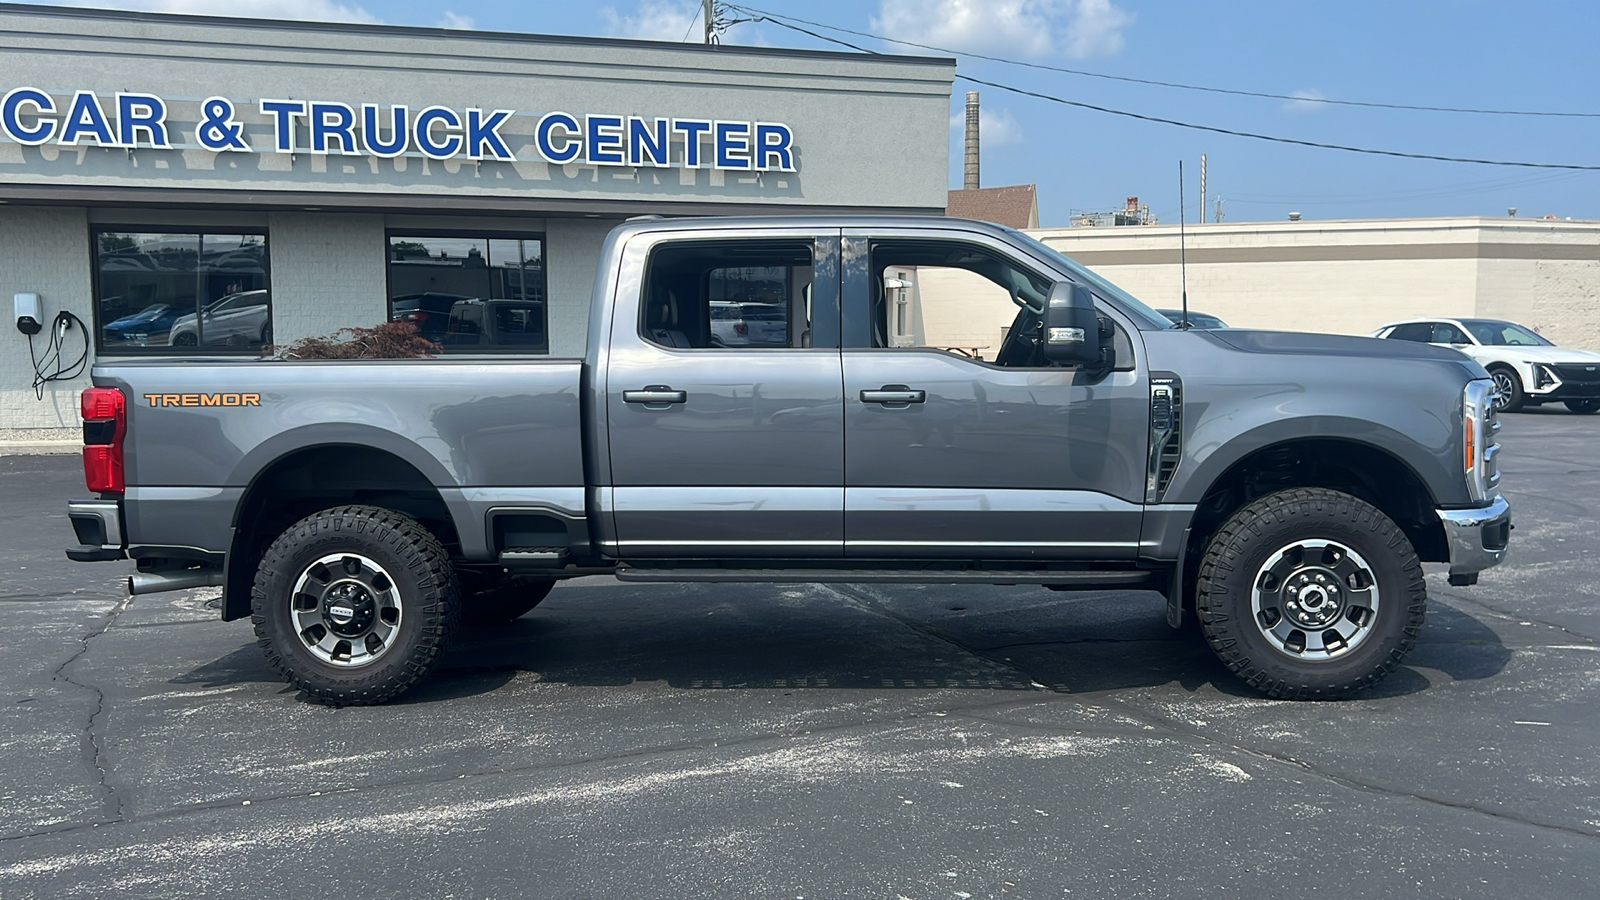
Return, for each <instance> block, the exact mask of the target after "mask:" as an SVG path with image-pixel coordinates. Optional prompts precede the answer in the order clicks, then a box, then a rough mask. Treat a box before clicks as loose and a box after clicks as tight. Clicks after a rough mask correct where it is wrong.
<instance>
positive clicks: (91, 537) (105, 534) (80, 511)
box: [67, 500, 128, 562]
mask: <svg viewBox="0 0 1600 900" xmlns="http://www.w3.org/2000/svg"><path fill="white" fill-rule="evenodd" d="M67 518H68V519H69V520H70V521H71V522H72V533H73V534H75V535H77V538H78V546H76V547H71V548H68V550H67V558H68V559H72V560H76V561H77V562H101V561H104V560H108V559H127V558H128V554H127V551H126V549H125V548H126V546H127V544H126V541H125V539H124V538H123V535H122V504H121V503H120V502H118V501H116V500H68V501H67Z"/></svg>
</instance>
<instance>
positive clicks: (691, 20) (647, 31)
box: [600, 0, 705, 43]
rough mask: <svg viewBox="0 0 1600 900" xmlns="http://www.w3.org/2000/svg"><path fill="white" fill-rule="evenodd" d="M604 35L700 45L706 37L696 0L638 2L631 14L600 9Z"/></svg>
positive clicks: (606, 8) (645, 0)
mask: <svg viewBox="0 0 1600 900" xmlns="http://www.w3.org/2000/svg"><path fill="white" fill-rule="evenodd" d="M600 18H602V19H604V20H605V23H606V34H608V35H611V36H612V37H624V38H637V39H639V40H644V41H676V42H681V41H684V40H690V41H693V42H695V43H699V42H700V40H702V39H703V37H704V35H705V25H704V24H702V23H701V21H700V4H699V3H697V2H695V0H639V4H638V6H637V7H635V9H634V12H633V13H632V14H628V15H624V14H621V13H618V12H617V11H616V10H615V9H613V8H612V7H609V6H606V7H602V8H601V10H600Z"/></svg>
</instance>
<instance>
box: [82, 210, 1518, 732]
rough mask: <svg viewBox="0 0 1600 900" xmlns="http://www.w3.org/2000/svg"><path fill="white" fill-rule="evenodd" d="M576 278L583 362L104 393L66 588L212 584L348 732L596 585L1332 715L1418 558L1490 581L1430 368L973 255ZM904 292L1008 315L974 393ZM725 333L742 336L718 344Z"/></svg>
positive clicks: (707, 246) (1388, 349)
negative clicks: (1099, 605) (1026, 629)
mask: <svg viewBox="0 0 1600 900" xmlns="http://www.w3.org/2000/svg"><path fill="white" fill-rule="evenodd" d="M601 260H602V262H601V266H600V271H599V273H598V276H597V278H596V281H595V286H594V293H593V305H592V312H591V316H590V320H589V329H588V351H587V355H586V356H585V357H584V358H582V359H552V358H537V359H529V358H525V357H523V358H516V357H482V356H477V357H474V356H465V357H450V356H447V357H444V358H438V359H426V360H392V361H391V360H383V361H370V362H368V361H326V362H323V361H258V360H190V359H163V360H137V361H125V362H124V361H112V362H102V363H100V364H98V365H96V366H95V367H94V371H93V380H94V385H95V386H94V387H92V388H90V389H88V390H87V391H85V393H84V396H83V412H84V420H85V421H84V442H85V445H86V446H85V447H84V460H85V463H84V466H85V474H86V477H87V480H88V482H89V485H88V486H89V490H90V491H91V492H94V493H97V494H98V499H93V500H74V501H72V502H71V503H70V504H69V513H70V516H71V521H72V525H73V528H74V530H75V532H76V538H77V540H78V542H79V545H80V546H78V547H76V548H73V549H69V550H68V551H67V555H68V556H69V557H71V558H72V559H75V560H80V561H91V560H110V559H125V558H132V559H133V560H135V561H136V563H137V570H138V571H137V574H135V575H133V576H132V578H131V579H130V583H129V589H130V591H131V592H132V593H133V594H143V593H151V592H157V591H166V590H179V589H184V588H194V587H202V586H220V587H221V588H222V617H223V619H226V620H232V619H240V618H244V617H246V616H249V617H250V618H251V620H252V622H253V624H254V626H255V632H256V636H257V637H258V639H259V643H260V645H261V647H262V648H263V650H264V651H265V653H266V655H267V657H268V659H269V660H271V662H272V663H273V665H275V666H276V667H277V668H278V669H279V670H280V671H281V672H282V673H283V675H284V676H285V677H286V678H287V679H288V680H289V681H290V682H291V683H292V684H294V685H295V686H297V687H298V688H300V689H301V690H302V691H304V693H305V695H306V696H308V697H309V698H311V699H314V700H317V701H320V702H324V703H330V704H359V703H378V702H382V701H385V700H388V699H391V698H393V697H395V696H397V695H399V694H401V693H402V692H403V691H405V690H407V689H408V688H409V687H411V686H412V685H413V684H415V683H416V682H417V681H418V680H419V679H422V678H424V677H426V676H427V674H428V672H429V670H430V669H431V668H432V667H433V665H434V664H435V662H436V661H437V659H438V658H439V654H440V651H441V649H442V648H443V647H444V646H445V645H446V643H447V642H448V641H449V639H450V637H451V635H452V633H454V632H455V631H456V629H457V628H458V626H459V625H460V623H461V622H462V621H463V620H464V619H466V620H477V621H480V622H494V621H501V622H507V621H510V620H511V619H513V618H515V617H516V616H519V615H521V614H522V613H524V612H527V611H528V610H529V609H531V608H532V606H533V605H534V604H536V603H538V602H539V601H540V600H541V599H543V598H544V596H545V595H546V594H547V593H548V592H549V591H550V589H551V588H552V586H554V585H555V583H556V582H558V581H560V580H562V579H565V578H573V577H577V576H583V575H595V574H607V575H613V576H615V577H617V578H619V579H623V580H626V581H706V582H754V581H761V582H925V583H938V584H952V585H960V584H1003V585H1015V584H1031V585H1043V586H1045V587H1048V588H1052V589H1056V590H1108V589H1115V590H1151V591H1159V592H1163V593H1164V594H1165V595H1166V598H1167V609H1168V620H1169V621H1170V622H1171V623H1172V624H1173V625H1174V626H1180V625H1182V623H1183V622H1184V621H1185V617H1186V616H1190V617H1193V620H1194V621H1197V622H1198V624H1199V627H1200V630H1201V631H1202V632H1203V633H1204V636H1205V638H1206V640H1208V641H1209V642H1210V644H1211V646H1212V648H1213V649H1214V650H1215V652H1216V653H1217V654H1218V656H1219V657H1220V658H1221V659H1222V660H1223V661H1224V662H1225V663H1226V664H1227V665H1228V666H1229V667H1230V668H1231V669H1232V670H1233V671H1234V672H1235V673H1237V675H1238V676H1239V677H1240V678H1241V679H1243V680H1244V681H1245V682H1246V683H1248V684H1249V685H1251V686H1252V687H1254V688H1255V689H1257V690H1259V691H1260V692H1262V693H1264V694H1266V695H1268V696H1272V697H1282V698H1326V697H1337V696H1343V695H1347V694H1349V693H1351V692H1353V691H1357V690H1360V689H1362V688H1364V687H1366V686H1368V685H1371V684H1373V683H1375V682H1377V681H1378V680H1379V679H1381V678H1383V677H1384V676H1385V675H1386V674H1388V673H1389V672H1390V671H1392V670H1393V669H1394V668H1395V667H1396V666H1398V665H1399V664H1400V662H1401V660H1402V659H1403V658H1404V656H1405V654H1406V653H1407V651H1408V650H1409V649H1410V648H1411V646H1412V645H1413V644H1414V642H1415V641H1416V638H1417V634H1418V632H1419V630H1420V628H1421V626H1422V622H1423V615H1424V609H1425V605H1426V599H1427V593H1426V587H1425V583H1424V579H1423V571H1422V563H1423V562H1426V561H1431V562H1440V563H1448V564H1449V578H1450V582H1451V583H1452V584H1457V585H1462V584H1472V583H1474V582H1475V581H1476V580H1477V573H1478V572H1480V571H1481V570H1483V569H1485V568H1488V567H1490V566H1493V565H1495V564H1497V563H1499V562H1500V560H1501V559H1502V558H1503V557H1504V554H1505V551H1506V544H1507V540H1508V538H1509V534H1510V529H1511V523H1510V511H1509V508H1508V507H1507V504H1506V501H1505V500H1504V499H1503V498H1502V497H1501V496H1500V492H1499V490H1498V482H1499V474H1498V472H1497V470H1496V462H1495V454H1496V450H1497V445H1496V444H1495V443H1494V435H1495V432H1496V431H1497V430H1498V423H1497V422H1496V421H1495V417H1494V412H1493V409H1492V406H1491V403H1490V399H1491V396H1492V393H1493V383H1492V381H1490V379H1489V377H1488V375H1487V374H1486V373H1485V372H1484V370H1483V369H1482V368H1481V367H1479V366H1478V365H1477V364H1476V363H1474V362H1472V361H1471V360H1470V359H1467V358H1466V357H1464V356H1462V355H1461V354H1459V353H1456V352H1454V351H1451V350H1447V349H1439V348H1434V347H1429V346H1426V345H1418V344H1414V343H1402V342H1399V341H1378V340H1372V339H1368V338H1354V337H1339V336H1332V335H1317V334H1288V333H1272V332H1256V331H1244V330H1231V331H1200V330H1182V329H1180V328H1178V327H1176V326H1174V324H1173V323H1172V322H1171V321H1170V320H1168V319H1167V318H1165V317H1163V316H1161V315H1160V314H1158V313H1156V312H1154V311H1152V310H1151V309H1149V308H1148V307H1146V306H1144V305H1143V304H1141V303H1140V302H1139V301H1137V300H1135V299H1134V298H1133V297H1131V296H1129V295H1128V294H1127V293H1125V292H1123V291H1122V290H1120V289H1118V288H1116V287H1115V286H1113V285H1111V284H1109V283H1107V282H1106V281H1105V280H1103V279H1101V278H1100V277H1098V276H1096V275H1095V274H1093V273H1091V272H1089V271H1088V270H1086V269H1084V268H1083V267H1082V266H1080V265H1078V264H1076V263H1074V262H1072V261H1071V260H1069V259H1067V258H1065V257H1063V256H1061V255H1060V254H1058V253H1056V252H1055V251H1053V250H1051V249H1050V248H1048V247H1046V246H1044V245H1043V244H1040V243H1039V242H1037V241H1034V240H1033V239H1031V238H1029V237H1027V236H1025V235H1023V234H1021V233H1019V232H1016V231H1011V230H1008V229H1004V228H999V227H995V226H990V225H986V224H981V223H977V222H970V221H963V220H952V219H934V218H889V217H883V218H865V217H850V218H839V217H814V218H813V217H807V218H759V219H755V218H751V219H683V220H672V221H668V220H659V219H657V220H644V221H631V222H628V223H626V224H624V225H621V226H619V227H618V228H617V229H616V230H614V231H613V232H612V234H611V235H610V237H609V239H608V240H607V242H606V245H605V248H604V250H603V255H602V257H601ZM934 271H938V272H940V273H944V274H945V275H949V273H951V272H952V271H953V272H955V273H956V274H957V275H959V276H962V277H964V278H966V279H968V280H969V282H970V283H973V284H979V285H981V286H983V287H984V288H985V289H987V290H989V291H991V292H994V291H999V292H1002V293H1001V294H1000V301H1001V303H1002V307H1001V308H1002V310H1003V309H1009V308H1010V307H1005V306H1004V305H1003V304H1004V300H1005V299H1006V297H1007V296H1009V299H1010V301H1011V303H1012V304H1014V306H1015V319H1014V321H1013V322H1012V324H1011V327H1010V328H1009V329H1007V330H1006V331H1005V336H1004V339H1003V341H1001V342H1000V343H999V345H998V348H997V349H996V350H995V351H994V352H993V354H992V356H993V358H992V359H987V360H985V359H980V358H975V356H977V355H978V354H974V353H971V352H966V353H963V352H957V351H955V350H953V349H940V348H938V347H931V346H917V345H915V342H914V341H913V342H909V343H910V344H911V345H908V341H906V340H903V339H901V330H900V326H902V325H904V323H903V322H902V323H897V322H895V321H894V319H895V317H896V316H897V315H900V314H901V311H900V309H899V307H901V306H902V305H903V304H902V300H903V296H902V295H903V294H904V292H905V287H906V285H908V284H911V283H912V279H914V278H916V276H917V274H918V273H931V272H934ZM924 280H925V281H931V275H929V274H924ZM946 281H947V282H950V281H951V279H949V278H946ZM954 283H961V282H960V279H955V280H954ZM752 301H756V302H759V303H760V304H762V306H761V309H762V310H763V316H764V319H763V330H761V331H760V332H759V333H758V332H756V331H754V330H750V329H746V330H745V331H744V332H738V333H736V332H735V331H733V330H730V329H728V328H726V327H719V322H716V321H713V320H714V318H715V317H714V315H713V310H714V309H717V308H720V307H725V306H727V305H729V304H730V303H735V302H752ZM1006 315H1009V313H1006ZM774 316H778V317H781V318H782V319H783V325H782V326H776V327H775V326H773V324H772V322H771V321H770V320H772V319H773V317H774ZM720 325H721V326H725V325H726V323H720ZM736 335H737V339H736V337H735V336H736Z"/></svg>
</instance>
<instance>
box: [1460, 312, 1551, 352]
mask: <svg viewBox="0 0 1600 900" xmlns="http://www.w3.org/2000/svg"><path fill="white" fill-rule="evenodd" d="M1461 324H1462V325H1465V326H1467V330H1468V331H1470V332H1472V336H1473V337H1475V338H1477V339H1478V343H1480V344H1484V345H1486V346H1490V347H1554V346H1555V344H1552V343H1551V342H1549V341H1547V340H1545V339H1544V338H1542V337H1540V336H1538V335H1537V334H1534V333H1533V332H1531V331H1529V330H1528V329H1526V328H1523V327H1522V326H1521V325H1517V324H1515V323H1512V322H1499V321H1496V320H1494V319H1462V320H1461Z"/></svg>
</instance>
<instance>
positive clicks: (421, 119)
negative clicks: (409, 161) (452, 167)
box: [411, 106, 461, 159]
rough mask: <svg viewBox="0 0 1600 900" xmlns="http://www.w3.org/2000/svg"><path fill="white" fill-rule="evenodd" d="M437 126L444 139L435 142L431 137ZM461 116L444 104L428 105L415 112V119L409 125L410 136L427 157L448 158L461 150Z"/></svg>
mask: <svg viewBox="0 0 1600 900" xmlns="http://www.w3.org/2000/svg"><path fill="white" fill-rule="evenodd" d="M436 125H437V126H439V127H440V130H441V131H442V132H443V133H444V136H445V138H444V140H443V141H439V142H437V143H435V142H434V139H433V129H434V126H436ZM460 133H461V117H460V116H458V115H456V114H455V111H454V110H452V109H450V108H448V107H444V106H430V107H428V108H427V109H424V110H423V111H422V112H419V113H417V121H416V123H415V124H413V125H412V126H411V134H412V137H413V138H415V139H416V142H417V148H418V149H420V150H421V151H422V153H423V155H425V156H427V157H428V158H429V159H449V158H450V157H452V156H455V155H456V154H457V153H460V152H461V137H460Z"/></svg>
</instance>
